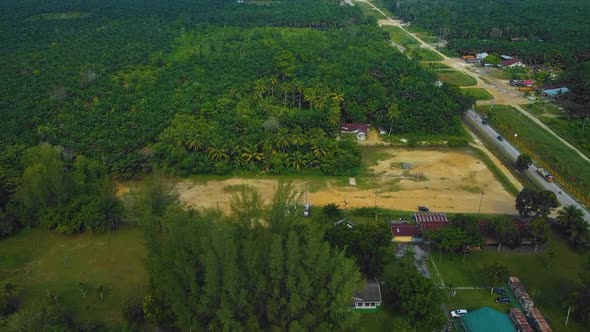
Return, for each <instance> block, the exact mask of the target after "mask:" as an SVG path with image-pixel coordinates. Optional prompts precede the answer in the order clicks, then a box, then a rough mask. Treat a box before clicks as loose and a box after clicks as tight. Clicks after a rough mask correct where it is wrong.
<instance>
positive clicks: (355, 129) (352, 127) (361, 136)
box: [340, 123, 369, 141]
mask: <svg viewBox="0 0 590 332" xmlns="http://www.w3.org/2000/svg"><path fill="white" fill-rule="evenodd" d="M345 134H354V135H356V138H357V139H358V140H359V141H364V140H365V139H366V137H367V135H368V134H369V125H368V124H366V123H343V124H341V125H340V135H341V136H342V135H345Z"/></svg>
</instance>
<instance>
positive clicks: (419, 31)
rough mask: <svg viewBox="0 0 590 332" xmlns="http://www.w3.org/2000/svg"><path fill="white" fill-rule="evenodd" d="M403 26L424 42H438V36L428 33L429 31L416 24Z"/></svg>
mask: <svg viewBox="0 0 590 332" xmlns="http://www.w3.org/2000/svg"><path fill="white" fill-rule="evenodd" d="M405 28H406V29H407V30H408V31H410V32H412V33H414V34H415V35H416V36H417V37H418V38H420V39H422V40H423V41H424V42H426V43H428V44H434V43H436V42H438V37H437V36H434V35H432V33H430V31H428V30H426V29H423V28H421V27H419V26H416V25H406V26H405Z"/></svg>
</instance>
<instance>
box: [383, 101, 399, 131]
mask: <svg viewBox="0 0 590 332" xmlns="http://www.w3.org/2000/svg"><path fill="white" fill-rule="evenodd" d="M386 116H387V120H389V135H391V131H392V130H393V123H394V122H395V120H397V118H399V116H400V112H399V108H398V106H397V104H396V103H394V102H391V103H390V104H389V105H388V106H387V114H386Z"/></svg>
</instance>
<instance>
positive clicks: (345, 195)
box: [175, 148, 516, 213]
mask: <svg viewBox="0 0 590 332" xmlns="http://www.w3.org/2000/svg"><path fill="white" fill-rule="evenodd" d="M380 154H381V155H380V157H379V161H377V162H375V163H374V164H375V165H374V166H371V167H369V173H373V175H367V176H364V177H360V178H357V179H356V182H357V185H356V186H351V185H348V184H347V183H348V181H343V179H342V178H335V179H334V178H318V177H314V178H309V179H306V178H305V177H303V178H301V179H298V180H295V181H294V184H295V186H296V187H297V189H298V190H299V191H301V192H303V191H305V187H306V183H307V185H308V188H309V189H310V191H309V194H308V201H309V202H310V203H311V204H314V205H325V204H328V203H336V204H338V205H340V206H341V207H344V204H345V203H344V202H345V200H346V202H347V206H348V207H349V208H350V207H372V206H374V205H375V203H376V204H377V205H378V206H380V207H384V208H388V209H396V210H406V211H414V210H415V209H416V206H417V205H425V206H428V207H429V208H430V209H431V211H441V212H477V211H478V207H479V203H480V199H481V198H482V195H481V192H482V191H483V192H484V193H485V194H484V196H483V200H482V205H481V212H482V213H516V210H515V209H514V197H513V196H512V195H511V194H509V193H508V192H507V191H505V190H504V189H503V188H502V185H501V184H500V183H499V182H498V181H497V180H496V179H495V178H494V176H493V174H492V173H491V172H490V171H489V170H488V169H487V167H486V166H485V165H484V163H483V162H481V161H480V160H479V159H478V158H476V157H475V156H472V155H471V154H469V153H468V152H461V151H450V152H447V151H434V150H399V149H394V148H386V149H381V150H380ZM402 163H411V164H412V166H413V168H412V169H411V170H404V169H402ZM419 173H421V174H422V176H421V177H418V178H417V177H416V175H418V174H419ZM277 181H278V179H276V178H265V177H261V178H255V179H252V178H230V179H215V178H211V179H208V180H206V181H204V180H202V179H201V180H198V181H197V180H182V181H180V182H178V183H177V184H176V186H175V189H176V190H177V192H178V194H179V198H180V200H181V201H182V202H183V203H185V204H186V205H188V206H191V207H197V208H216V207H217V206H219V208H220V209H223V210H226V211H227V210H228V208H229V200H230V197H231V195H232V193H233V192H235V191H236V189H237V188H239V186H240V185H242V184H245V185H251V186H254V187H256V188H257V189H258V191H259V192H260V193H261V195H262V197H263V198H264V199H268V198H269V197H270V196H271V195H272V193H273V192H274V186H275V185H276V183H277ZM301 199H302V200H303V199H304V196H303V195H302V198H301Z"/></svg>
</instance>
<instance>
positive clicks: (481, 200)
mask: <svg viewBox="0 0 590 332" xmlns="http://www.w3.org/2000/svg"><path fill="white" fill-rule="evenodd" d="M483 195H485V192H484V191H482V192H481V197H480V198H479V208H478V209H477V214H478V215H479V214H481V203H482V202H483Z"/></svg>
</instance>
